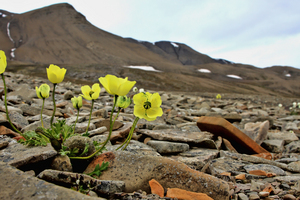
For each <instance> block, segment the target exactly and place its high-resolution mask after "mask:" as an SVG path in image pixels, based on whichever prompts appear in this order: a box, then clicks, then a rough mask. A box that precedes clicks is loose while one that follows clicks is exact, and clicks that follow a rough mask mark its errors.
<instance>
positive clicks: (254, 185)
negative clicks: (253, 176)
mask: <svg viewBox="0 0 300 200" xmlns="http://www.w3.org/2000/svg"><path fill="white" fill-rule="evenodd" d="M264 185H265V184H264V183H262V182H260V181H255V180H251V188H250V191H254V192H260V191H261V190H263V189H264V188H263V187H264Z"/></svg>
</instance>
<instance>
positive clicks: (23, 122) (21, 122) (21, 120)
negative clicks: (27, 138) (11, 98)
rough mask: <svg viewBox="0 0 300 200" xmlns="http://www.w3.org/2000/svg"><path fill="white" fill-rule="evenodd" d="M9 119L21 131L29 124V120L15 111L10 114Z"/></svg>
mask: <svg viewBox="0 0 300 200" xmlns="http://www.w3.org/2000/svg"><path fill="white" fill-rule="evenodd" d="M9 118H10V120H11V121H12V122H14V123H15V124H17V127H18V128H19V129H22V128H24V127H25V126H27V125H28V124H29V122H28V120H27V119H26V118H25V117H24V116H23V115H22V114H20V113H18V112H15V111H13V112H10V113H9Z"/></svg>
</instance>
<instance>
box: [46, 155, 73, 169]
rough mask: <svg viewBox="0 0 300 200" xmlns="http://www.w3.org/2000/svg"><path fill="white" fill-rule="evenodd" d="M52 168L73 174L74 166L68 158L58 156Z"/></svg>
mask: <svg viewBox="0 0 300 200" xmlns="http://www.w3.org/2000/svg"><path fill="white" fill-rule="evenodd" d="M51 168H52V169H54V170H59V171H66V172H72V171H73V168H72V164H71V161H70V158H69V157H68V156H62V155H57V156H56V157H55V158H54V159H53V161H52V163H51Z"/></svg>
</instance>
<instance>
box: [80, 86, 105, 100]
mask: <svg viewBox="0 0 300 200" xmlns="http://www.w3.org/2000/svg"><path fill="white" fill-rule="evenodd" d="M100 90H101V89H100V85H99V83H95V84H94V85H93V86H92V88H90V86H88V85H84V86H82V87H81V92H82V95H81V96H83V98H85V99H86V100H92V99H93V100H94V99H97V98H98V97H99V95H100Z"/></svg>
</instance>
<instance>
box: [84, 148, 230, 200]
mask: <svg viewBox="0 0 300 200" xmlns="http://www.w3.org/2000/svg"><path fill="white" fill-rule="evenodd" d="M103 161H109V163H110V164H109V167H108V169H107V170H106V171H103V174H102V175H101V176H100V178H101V179H102V180H103V179H106V180H121V181H124V182H125V190H124V191H125V192H133V191H137V190H139V189H141V190H143V191H146V192H148V193H149V192H150V186H149V184H148V182H149V181H150V180H151V179H155V180H156V181H158V182H159V183H160V184H161V185H162V186H163V187H164V188H179V189H184V190H188V191H191V192H201V193H205V194H207V195H209V196H210V197H211V198H213V199H219V200H225V199H226V200H227V199H228V197H229V187H228V184H227V183H226V182H225V181H222V180H220V179H218V178H216V177H213V176H210V175H208V174H204V173H202V172H199V171H196V170H192V169H191V168H189V167H188V166H187V165H185V164H183V163H180V162H177V161H174V160H171V159H168V158H164V157H155V156H138V155H134V154H132V153H128V152H124V151H120V152H114V153H112V152H107V153H104V154H102V155H100V156H98V157H96V158H95V159H94V160H93V161H92V162H91V163H90V165H89V166H88V167H87V169H86V170H85V172H84V173H88V172H91V171H93V169H94V168H95V166H96V165H97V164H100V165H101V163H102V162H103Z"/></svg>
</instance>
